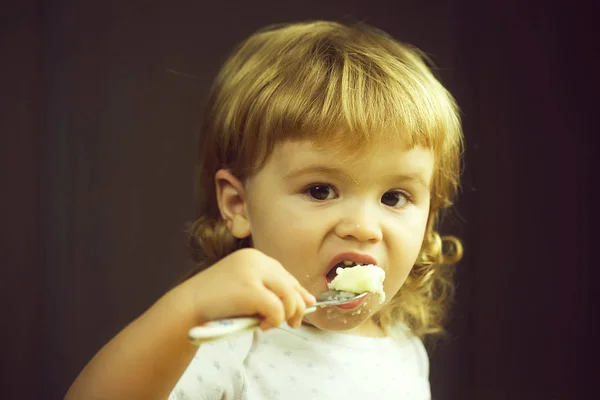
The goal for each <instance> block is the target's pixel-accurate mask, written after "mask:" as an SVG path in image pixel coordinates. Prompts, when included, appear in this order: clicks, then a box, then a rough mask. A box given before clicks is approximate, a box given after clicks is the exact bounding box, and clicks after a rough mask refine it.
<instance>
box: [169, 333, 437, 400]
mask: <svg viewBox="0 0 600 400" xmlns="http://www.w3.org/2000/svg"><path fill="white" fill-rule="evenodd" d="M369 396H376V398H377V400H388V399H394V400H401V399H411V400H413V399H414V400H417V399H418V400H424V399H430V397H431V395H430V389H429V361H428V358H427V353H426V351H425V348H424V346H423V344H422V342H421V341H420V340H419V339H418V338H416V337H415V336H413V335H412V334H410V332H409V330H408V329H407V328H406V327H405V326H403V325H401V326H399V327H398V329H395V331H394V336H393V337H385V338H372V337H362V336H353V335H347V334H342V333H334V332H324V331H320V330H318V329H316V328H313V327H308V326H302V327H300V328H298V329H292V328H290V327H288V326H285V325H284V326H282V327H280V328H277V329H272V330H269V331H267V332H262V331H255V332H253V333H246V334H244V335H243V336H239V337H236V338H230V339H226V340H221V341H216V342H212V343H207V344H203V345H202V346H200V348H199V349H198V353H197V354H196V356H195V357H194V359H193V360H192V362H191V363H190V365H189V367H188V368H187V370H186V371H185V372H184V374H183V375H182V377H181V379H180V380H179V382H178V383H177V385H176V386H175V388H174V389H173V392H172V393H171V395H170V396H169V400H188V399H194V400H196V399H197V400H212V399H215V400H216V399H219V400H221V399H227V400H233V399H236V400H268V399H289V400H296V399H297V400H307V399H313V400H318V399H336V398H338V399H343V400H354V399H356V400H365V399H368V398H369Z"/></svg>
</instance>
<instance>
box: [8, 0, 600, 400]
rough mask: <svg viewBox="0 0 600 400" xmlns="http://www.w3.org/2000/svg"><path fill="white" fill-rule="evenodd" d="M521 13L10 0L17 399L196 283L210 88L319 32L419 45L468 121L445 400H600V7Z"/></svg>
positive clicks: (445, 351) (440, 388)
mask: <svg viewBox="0 0 600 400" xmlns="http://www.w3.org/2000/svg"><path fill="white" fill-rule="evenodd" d="M521 3H523V4H521ZM524 3H525V2H503V1H491V2H484V1H475V0H461V1H454V2H453V1H450V0H437V1H434V0H430V1H377V0H371V1H344V2H343V1H341V0H340V1H317V0H313V1H295V2H282V1H274V0H273V1H268V0H257V1H254V2H237V3H235V2H231V1H221V2H202V1H189V2H186V1H180V0H177V1H169V2H166V1H165V2H148V1H53V2H50V1H48V2H42V1H32V0H24V1H20V2H14V4H10V5H9V4H4V3H3V6H2V7H1V9H0V13H1V14H0V18H1V19H0V33H1V36H0V44H1V51H2V53H1V54H2V56H1V58H0V65H1V69H0V72H1V74H0V99H1V103H0V121H1V126H0V129H1V138H2V141H1V142H0V145H1V148H0V162H1V164H0V166H1V170H0V176H1V177H2V181H1V182H0V184H1V186H0V187H1V189H0V190H1V194H2V196H1V197H0V198H1V202H0V205H1V208H0V209H1V211H2V214H1V234H2V237H1V239H2V240H1V247H0V257H1V258H0V265H1V266H2V274H1V275H0V282H1V284H0V293H1V296H2V297H1V298H0V300H1V304H2V311H3V312H2V314H1V315H0V319H1V320H2V330H1V336H0V339H1V341H0V345H1V346H2V351H1V354H2V364H1V367H2V371H0V373H1V375H0V376H1V377H2V382H1V384H0V398H3V399H12V398H19V399H55V398H61V397H62V396H63V395H64V393H65V391H66V389H67V388H68V386H69V384H70V383H71V382H72V380H73V379H74V378H75V377H76V375H77V373H78V372H79V371H80V370H81V368H83V366H84V365H85V363H86V362H87V361H88V360H89V359H90V358H91V357H92V356H93V354H94V353H95V352H96V351H97V350H98V349H99V348H100V347H101V346H102V345H103V344H104V343H105V342H106V341H108V340H109V338H110V337H112V336H113V335H114V334H116V333H117V332H118V331H119V330H120V329H121V328H123V326H124V325H125V324H127V323H128V322H129V321H131V320H132V319H133V318H135V317H136V316H137V315H139V314H140V313H141V312H142V311H143V310H145V309H146V308H147V307H148V306H150V305H151V304H152V302H153V301H154V300H156V299H157V298H158V297H159V296H160V295H161V294H162V293H164V291H165V290H167V289H168V288H169V287H170V286H171V285H173V284H174V283H175V282H176V280H177V279H178V278H179V277H180V276H181V274H183V273H184V271H186V269H187V265H186V263H187V261H186V257H187V254H186V251H185V246H184V236H183V234H182V231H183V228H184V224H185V222H186V221H188V220H189V219H190V218H191V217H192V215H193V199H192V185H193V175H192V169H193V168H192V167H193V162H194V154H195V150H194V146H195V143H196V136H195V135H196V133H197V129H196V128H197V125H198V121H199V112H200V110H201V107H202V104H203V100H204V97H205V95H206V91H207V89H208V86H209V84H210V82H211V80H212V78H213V77H214V75H215V74H216V72H217V69H218V67H219V66H220V64H221V63H222V62H223V61H224V59H225V57H226V56H227V55H228V53H229V51H230V50H231V48H232V46H233V45H234V44H236V43H237V42H239V41H240V40H242V39H243V38H245V37H246V36H247V35H249V34H250V33H251V32H252V31H254V30H255V29H257V28H259V27H262V26H264V25H266V24H270V23H274V22H289V21H297V20H306V19H317V18H319V19H346V20H348V19H349V20H356V19H359V20H364V21H366V22H368V23H370V24H372V25H375V26H378V27H380V28H382V29H384V30H386V31H388V32H389V33H391V34H392V35H393V36H395V37H396V38H398V39H400V40H402V41H406V42H409V43H412V44H415V45H417V46H418V47H420V48H421V49H423V50H424V51H426V52H427V53H429V54H431V55H432V56H433V59H434V61H435V62H436V64H437V65H438V67H439V68H440V70H439V74H440V76H441V78H442V81H443V82H444V83H445V84H446V86H447V87H448V88H449V89H450V90H451V91H452V92H453V93H454V95H455V96H456V97H457V99H458V102H459V104H460V106H461V108H462V110H463V114H464V115H463V117H464V126H465V135H466V139H467V152H466V156H465V165H466V170H465V174H464V181H463V190H462V193H461V197H460V201H459V203H458V208H457V212H456V213H454V215H453V216H452V218H450V219H448V220H447V222H446V224H445V226H444V232H451V233H456V234H458V235H460V236H461V237H462V238H463V240H464V243H465V249H466V258H465V259H464V261H463V262H462V263H461V264H460V266H459V267H458V282H459V286H458V295H457V303H456V306H455V309H454V318H453V320H452V322H451V325H450V335H449V337H448V339H446V340H444V341H441V342H439V343H437V345H436V346H435V347H431V348H430V357H431V363H432V364H431V382H432V391H433V396H434V399H440V400H441V399H448V400H458V399H467V400H470V399H491V400H494V399H573V398H592V397H595V395H593V393H594V391H592V392H589V393H588V390H591V389H593V388H594V387H595V383H596V380H597V379H598V378H597V377H598V372H600V368H598V364H597V360H598V358H597V352H596V346H597V345H596V343H595V342H596V341H597V340H598V327H597V325H596V324H595V322H596V316H595V314H596V312H595V310H594V308H595V306H594V304H595V303H596V300H597V299H598V295H597V294H596V293H594V292H593V285H594V284H595V280H594V276H593V272H595V269H596V268H597V257H593V256H594V255H596V254H597V251H594V250H595V249H594V248H593V246H594V244H595V242H594V240H593V235H592V230H591V228H592V226H595V220H594V218H595V213H594V212H593V210H592V204H591V203H592V200H593V199H594V197H593V192H594V191H595V190H594V189H595V186H597V178H595V175H596V173H595V171H594V168H593V167H592V158H593V156H594V154H595V153H597V151H596V148H595V147H593V145H592V140H593V138H594V136H596V135H595V134H597V133H598V127H597V123H596V117H597V115H598V111H597V105H598V100H597V86H596V85H595V83H596V82H597V74H598V61H597V60H596V59H595V57H596V56H597V54H598V50H600V49H599V46H598V41H597V36H598V35H597V34H596V33H595V31H596V28H594V27H593V25H594V23H595V21H593V18H594V12H593V11H594V10H592V7H590V6H587V5H586V4H583V3H581V2H567V1H562V2H549V1H546V2H541V1H539V2H529V3H528V4H527V5H525V4H524ZM593 221H594V222H593ZM584 393H587V394H586V395H584ZM374 395H375V394H374Z"/></svg>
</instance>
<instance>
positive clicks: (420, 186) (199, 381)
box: [67, 22, 462, 400]
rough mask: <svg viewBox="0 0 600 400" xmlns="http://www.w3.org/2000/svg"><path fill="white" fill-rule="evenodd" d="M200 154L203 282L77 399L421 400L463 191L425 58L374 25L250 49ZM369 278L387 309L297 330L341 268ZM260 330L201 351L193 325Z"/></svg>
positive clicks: (223, 75) (306, 32) (162, 303)
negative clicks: (447, 222)
mask: <svg viewBox="0 0 600 400" xmlns="http://www.w3.org/2000/svg"><path fill="white" fill-rule="evenodd" d="M202 135H203V143H202V145H201V146H200V149H201V157H200V160H201V162H200V164H199V167H200V171H201V173H202V176H201V179H200V183H201V185H200V195H201V196H200V197H201V201H200V202H199V210H198V214H199V218H198V219H197V220H196V221H195V222H194V224H193V225H192V227H191V229H190V237H191V244H192V248H193V249H194V250H195V251H196V252H197V255H198V259H197V261H198V270H197V271H195V273H194V274H193V275H191V276H190V277H189V279H187V280H185V281H184V282H183V283H181V284H180V285H178V286H176V287H175V288H174V289H172V290H171V291H169V292H168V293H166V294H165V295H164V296H163V297H162V298H161V299H160V300H158V302H157V303H156V304H154V305H153V306H152V307H151V308H150V309H148V310H147V311H146V312H145V313H144V314H143V315H142V316H140V317H139V318H138V319H136V320H135V321H134V322H132V323H131V324H130V325H129V326H128V327H127V328H125V329H124V330H123V331H122V332H121V333H119V334H118V335H117V336H116V337H115V338H114V339H113V340H112V341H110V342H109V343H108V344H107V345H106V346H104V348H102V349H101V350H100V351H99V353H98V354H97V355H96V356H95V357H94V358H93V359H92V361H91V362H90V363H89V364H88V365H87V366H86V367H85V369H84V370H83V371H82V372H81V374H80V375H79V377H78V378H77V380H76V381H75V382H74V383H73V385H72V387H71V388H70V390H69V392H68V393H67V398H69V399H121V398H123V399H167V398H169V399H173V400H174V399H331V398H343V399H348V400H349V399H361V400H363V399H364V398H365V397H366V396H369V395H375V396H376V397H377V398H378V399H426V398H429V397H430V391H429V382H428V359H427V355H426V353H425V350H424V347H423V345H422V343H421V340H420V338H422V337H424V336H425V335H427V334H434V333H438V332H441V331H442V322H443V316H444V312H445V309H446V305H447V303H448V300H449V296H450V294H451V292H452V288H453V285H452V283H451V279H450V269H449V268H448V267H447V265H448V264H452V263H454V262H455V261H457V260H458V259H459V258H460V243H459V242H458V241H456V240H454V239H453V238H448V242H449V243H450V244H454V249H455V252H454V254H453V255H448V254H444V252H443V251H442V239H441V237H440V236H439V234H438V233H437V232H436V230H435V229H436V220H437V219H438V214H439V212H440V211H441V210H442V209H443V208H447V207H449V206H450V205H451V204H452V203H451V202H452V199H453V197H454V195H455V192H456V190H457V185H458V177H459V161H460V154H461V149H462V133H461V127H460V121H459V117H458V111H457V108H456V106H455V103H454V101H453V99H452V97H451V96H450V94H448V92H447V91H446V90H445V89H444V88H443V87H442V85H441V84H440V83H439V82H438V81H437V80H436V79H435V78H434V76H433V75H432V73H431V72H430V70H429V69H428V68H427V66H426V64H425V63H424V62H423V61H422V55H421V54H420V53H419V52H418V51H417V50H415V49H413V48H411V47H408V46H406V45H403V44H400V43H398V42H396V41H394V40H393V39H392V38H390V37H389V36H388V35H386V34H385V33H383V32H381V31H379V30H376V29H374V28H372V27H369V26H367V25H365V24H357V25H355V26H346V25H341V24H338V23H332V22H313V23H298V24H290V25H281V26H276V27H270V28H268V29H264V30H262V31H259V32H258V33H256V34H254V35H252V36H251V37H250V38H249V39H247V40H246V41H245V42H243V43H242V44H241V46H240V47H239V48H238V49H237V50H236V52H235V53H234V54H233V56H232V57H231V58H230V59H229V60H228V61H227V62H226V63H225V65H224V67H223V69H222V70H221V72H220V73H219V75H218V77H217V78H216V81H215V84H214V86H213V88H212V92H211V96H210V99H209V102H208V107H207V110H206V114H205V122H204V125H203V129H202ZM343 261H351V262H354V263H359V264H376V265H378V266H380V267H381V268H382V269H383V270H384V271H385V273H386V278H385V282H384V290H385V295H386V300H385V302H384V303H383V304H380V303H379V301H378V296H376V295H373V294H370V295H368V296H367V297H366V298H365V300H364V301H362V302H359V304H351V305H350V307H349V308H348V307H329V308H323V309H320V310H318V311H316V312H315V313H313V314H307V315H306V316H304V310H305V308H306V307H307V306H308V305H310V304H312V303H314V302H315V297H314V296H316V295H317V294H319V293H321V292H323V291H325V290H327V282H329V281H330V280H331V279H332V278H333V277H334V276H335V265H336V264H338V263H340V262H343ZM248 315H258V316H260V317H261V318H262V319H263V321H262V323H261V328H262V330H258V331H255V332H251V333H246V334H243V335H240V336H237V337H232V338H227V339H223V340H220V341H215V342H212V343H208V344H202V345H201V346H200V348H197V347H194V346H192V345H191V344H190V343H189V342H188V341H187V332H188V330H189V329H190V328H192V327H193V326H195V325H199V324H201V323H203V322H206V321H213V320H216V319H222V318H228V317H234V316H248Z"/></svg>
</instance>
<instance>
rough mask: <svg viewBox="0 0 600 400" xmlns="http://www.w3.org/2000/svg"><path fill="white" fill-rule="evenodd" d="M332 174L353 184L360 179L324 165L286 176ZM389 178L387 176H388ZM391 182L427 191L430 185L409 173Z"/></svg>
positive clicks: (296, 171) (395, 176)
mask: <svg viewBox="0 0 600 400" xmlns="http://www.w3.org/2000/svg"><path fill="white" fill-rule="evenodd" d="M319 173H320V174H331V175H336V176H338V177H339V178H340V179H343V180H345V181H351V182H358V179H357V178H356V177H355V176H354V175H353V174H350V173H348V172H347V171H344V170H341V169H339V168H335V167H326V166H323V165H309V166H305V167H301V168H298V169H295V170H293V171H291V172H289V173H287V174H286V175H285V179H294V178H297V177H299V176H302V175H306V174H319ZM386 177H387V176H386ZM389 177H390V180H393V181H402V182H404V181H413V182H416V183H418V184H419V185H421V186H423V187H424V188H426V189H429V184H427V182H425V179H423V176H422V175H421V174H419V173H409V174H390V175H389Z"/></svg>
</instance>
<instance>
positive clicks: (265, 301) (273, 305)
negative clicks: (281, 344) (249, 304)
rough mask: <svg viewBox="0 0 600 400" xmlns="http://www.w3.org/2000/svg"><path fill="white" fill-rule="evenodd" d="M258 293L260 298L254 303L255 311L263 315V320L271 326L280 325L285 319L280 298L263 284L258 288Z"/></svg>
mask: <svg viewBox="0 0 600 400" xmlns="http://www.w3.org/2000/svg"><path fill="white" fill-rule="evenodd" d="M259 295H260V296H259V298H260V300H259V302H258V303H257V305H256V311H257V312H258V313H259V314H260V315H261V316H262V317H263V319H264V321H263V322H264V323H266V324H267V325H270V326H271V327H276V326H279V325H281V324H282V323H283V321H285V320H286V318H285V309H284V305H283V303H282V301H281V299H280V298H279V297H278V296H277V295H276V294H275V293H273V292H272V291H271V290H269V289H267V288H266V287H264V286H263V287H262V288H260V292H259ZM262 325H263V324H261V326H262Z"/></svg>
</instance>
